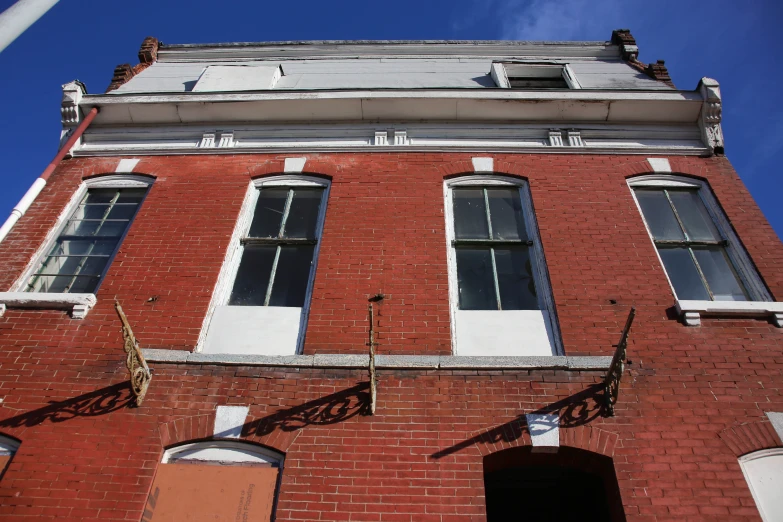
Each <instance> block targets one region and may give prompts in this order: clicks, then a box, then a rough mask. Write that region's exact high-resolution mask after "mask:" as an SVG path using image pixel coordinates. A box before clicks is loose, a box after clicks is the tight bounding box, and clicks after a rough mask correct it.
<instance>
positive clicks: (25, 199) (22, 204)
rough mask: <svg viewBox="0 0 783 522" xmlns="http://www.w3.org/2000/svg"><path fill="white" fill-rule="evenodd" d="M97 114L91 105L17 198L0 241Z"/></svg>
mask: <svg viewBox="0 0 783 522" xmlns="http://www.w3.org/2000/svg"><path fill="white" fill-rule="evenodd" d="M97 115H98V107H93V108H92V109H91V110H90V112H88V113H87V116H85V117H84V120H82V122H81V123H80V124H79V126H78V127H76V129H75V130H74V131H73V134H71V136H70V137H69V138H68V141H66V142H65V144H64V145H63V146H62V147H61V148H60V151H59V152H58V153H57V155H56V156H55V157H54V159H53V160H52V162H51V163H49V166H47V167H46V169H45V170H44V171H43V172H42V173H41V176H40V177H39V178H38V179H36V180H35V182H33V184H32V186H31V187H30V188H29V189H28V190H27V192H26V193H25V195H24V196H22V199H20V200H19V203H17V204H16V206H15V207H14V209H13V210H12V211H11V215H10V216H8V219H6V220H5V223H3V226H2V227H0V242H2V241H3V240H4V239H5V236H7V235H8V233H9V232H10V231H11V229H12V228H13V227H14V225H15V224H16V222H17V221H19V219H20V218H21V217H22V216H24V214H25V212H27V209H28V208H30V205H32V203H33V201H35V198H37V197H38V194H40V193H41V191H42V190H43V188H44V187H45V186H46V181H47V180H48V179H49V176H51V175H52V172H54V169H56V168H57V165H59V164H60V161H62V159H63V158H64V157H65V155H66V154H68V152H69V151H70V150H71V147H73V145H74V144H75V143H76V141H77V140H78V139H79V138H81V136H82V134H84V131H85V130H87V127H89V126H90V123H92V120H94V119H95V116H97Z"/></svg>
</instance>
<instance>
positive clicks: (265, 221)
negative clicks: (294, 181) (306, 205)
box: [248, 188, 288, 237]
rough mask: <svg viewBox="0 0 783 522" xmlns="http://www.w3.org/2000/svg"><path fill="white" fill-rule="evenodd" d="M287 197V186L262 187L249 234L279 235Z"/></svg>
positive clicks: (254, 235) (261, 235)
mask: <svg viewBox="0 0 783 522" xmlns="http://www.w3.org/2000/svg"><path fill="white" fill-rule="evenodd" d="M287 199H288V189H287V188H273V189H261V192H260V193H259V194H258V202H257V203H256V211H255V214H253V222H252V223H251V224H250V232H249V233H248V235H249V236H250V237H278V235H279V234H280V225H281V223H282V222H283V212H284V211H285V202H286V200H287Z"/></svg>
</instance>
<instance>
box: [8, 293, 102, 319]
mask: <svg viewBox="0 0 783 522" xmlns="http://www.w3.org/2000/svg"><path fill="white" fill-rule="evenodd" d="M96 302H97V299H96V298H95V294H45V293H36V292H0V317H2V316H3V312H4V310H5V309H6V308H33V309H38V310H67V311H68V312H70V313H71V317H73V318H74V319H84V318H85V317H86V316H87V312H89V311H90V310H91V309H92V307H93V306H95V303H96Z"/></svg>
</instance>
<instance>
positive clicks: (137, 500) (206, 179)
mask: <svg viewBox="0 0 783 522" xmlns="http://www.w3.org/2000/svg"><path fill="white" fill-rule="evenodd" d="M471 156H472V155H470V154H436V153H404V154H392V153H376V154H319V155H309V156H308V158H309V159H308V163H307V165H306V167H305V170H306V171H308V172H312V173H317V174H323V175H328V176H330V177H331V178H332V189H331V194H330V199H329V202H328V209H327V214H326V221H325V227H324V233H323V238H322V244H321V250H320V257H319V265H318V269H317V273H316V280H315V288H314V293H313V300H312V304H311V312H310V321H309V324H308V328H307V336H306V342H305V348H304V350H305V353H306V354H314V353H365V350H366V347H365V342H366V338H367V330H366V323H367V319H366V303H367V301H366V299H367V297H368V296H369V295H371V294H375V293H377V292H379V291H380V292H383V293H384V294H386V295H387V298H386V299H385V300H384V302H383V304H382V305H381V318H380V327H379V342H380V346H379V348H378V352H379V353H381V354H427V355H437V354H449V353H450V342H451V341H450V334H449V306H448V291H447V286H448V281H447V273H446V251H447V245H446V241H445V228H444V217H443V179H444V177H445V176H450V175H457V174H461V173H470V172H471V171H472V166H471V164H470V157H471ZM481 156H487V154H481ZM283 157H284V156H264V155H252V156H251V155H245V156H219V157H218V156H206V155H205V156H201V155H199V156H177V157H173V156H172V157H144V158H142V159H141V161H140V162H139V164H138V166H137V167H136V169H135V170H136V172H140V173H145V174H150V175H153V176H155V177H156V178H157V179H156V181H155V184H154V185H153V187H152V189H151V191H150V193H149V196H148V197H147V199H146V201H145V202H144V205H143V207H142V208H141V210H140V212H139V214H138V216H137V217H136V219H135V221H134V223H133V225H132V227H131V229H130V232H129V234H128V236H127V237H126V239H125V241H124V243H123V245H122V248H121V251H120V253H119V254H118V255H117V257H116V258H115V260H114V263H113V264H112V266H111V268H110V270H109V272H108V275H107V277H106V278H105V280H104V282H103V284H102V286H101V288H100V290H99V292H98V304H97V306H96V307H95V308H94V309H93V310H92V311H91V312H90V314H89V315H88V316H87V318H86V319H85V320H83V321H75V320H72V319H70V318H68V316H67V315H66V314H64V313H62V312H56V311H31V310H9V311H7V312H6V314H5V316H4V317H2V318H0V365H2V366H1V367H2V379H0V396H2V397H3V398H4V402H3V404H2V407H0V419H4V420H0V433H3V434H5V435H9V436H13V437H16V438H18V439H20V440H21V442H22V444H21V447H20V449H19V452H18V454H17V455H16V457H15V458H14V460H13V461H12V462H11V465H10V468H9V469H8V472H7V473H6V475H5V476H4V478H3V480H2V481H0V516H2V518H3V519H8V520H17V519H24V517H25V516H26V517H28V518H29V519H31V520H40V519H47V518H49V519H51V518H55V517H57V518H58V519H71V520H134V521H138V520H139V519H140V517H141V512H142V510H143V508H144V499H145V498H146V495H147V492H148V489H149V486H150V483H151V480H152V477H153V475H154V470H155V467H156V463H157V462H158V461H159V459H160V456H161V454H162V451H163V448H164V447H166V446H168V445H171V444H173V443H176V442H181V441H185V440H192V439H201V438H204V437H208V436H209V435H210V434H211V424H210V423H211V422H212V418H213V416H214V411H215V406H216V405H221V404H244V405H249V406H250V415H251V417H252V419H250V423H249V424H248V425H247V426H246V428H245V433H244V436H245V437H246V438H247V439H249V440H252V441H257V442H261V443H264V444H267V445H269V446H271V447H274V448H276V449H278V450H280V451H283V452H286V455H287V458H286V468H285V471H284V475H283V486H282V490H281V496H280V504H279V508H278V520H313V519H314V518H313V517H314V515H313V513H314V512H319V514H318V516H319V517H320V518H318V519H320V520H372V521H378V520H417V521H418V520H425V521H426V520H437V521H443V522H445V521H449V520H483V510H484V505H483V480H482V458H483V456H485V455H487V454H490V453H492V452H494V451H497V450H499V449H502V448H505V447H513V446H521V447H524V446H525V445H526V444H529V440H528V439H529V438H528V439H526V435H525V428H524V425H523V421H522V420H520V419H524V414H525V413H530V412H532V411H537V410H542V411H560V412H561V413H562V414H563V415H564V420H563V423H564V424H563V427H562V433H561V441H562V443H563V444H564V445H569V446H574V447H579V448H584V449H591V450H594V451H598V450H599V449H600V451H602V452H604V453H605V454H607V455H610V456H612V457H613V459H614V463H615V470H616V472H617V476H618V479H619V484H620V490H621V494H622V499H623V505H624V507H625V511H626V515H627V517H628V519H629V520H633V521H645V522H647V521H650V522H652V521H655V522H661V521H667V520H707V519H708V520H743V521H744V520H747V521H750V520H759V518H758V515H757V512H756V509H755V506H754V503H753V500H752V498H751V496H750V492H749V490H748V489H747V486H746V485H745V481H744V479H743V476H742V473H741V471H740V469H739V465H738V463H737V452H738V451H741V450H738V449H737V448H747V447H751V448H759V447H769V446H773V445H780V441H779V440H777V439H775V434H774V433H773V432H771V431H770V430H769V429H768V428H767V427H766V426H767V425H766V420H765V417H764V414H763V412H765V411H783V398H782V397H781V390H782V389H783V379H781V369H782V368H783V342H781V341H782V340H783V331H782V330H781V329H777V328H775V327H773V326H772V325H771V324H770V323H769V322H767V321H763V320H755V319H741V320H737V319H733V320H726V319H704V320H703V321H702V326H701V327H698V328H692V327H686V326H684V325H682V324H681V323H680V322H679V321H678V320H677V319H676V317H675V316H674V313H673V308H672V307H673V297H672V294H671V290H670V288H669V286H668V283H667V281H666V277H665V275H664V273H663V270H662V268H661V267H660V263H659V262H658V259H657V257H656V255H655V250H654V247H653V245H652V243H651V242H650V239H649V237H648V235H647V232H646V231H645V228H644V225H643V223H642V220H641V217H640V215H639V212H638V210H637V208H636V206H635V204H634V202H633V199H632V197H631V194H630V191H629V189H628V187H627V185H626V182H625V179H626V177H628V176H631V175H634V174H641V173H647V172H649V166H648V165H647V163H646V161H645V160H644V158H642V157H638V156H600V155H596V156H577V155H556V154H551V155H532V154H527V155H493V157H494V158H495V169H496V170H497V171H498V172H502V173H506V174H509V175H515V176H523V177H525V178H527V179H528V180H529V182H530V189H531V193H532V198H533V204H534V207H535V212H536V216H537V219H538V225H539V228H540V232H541V240H542V244H543V249H544V252H545V255H546V260H547V263H548V266H549V272H550V278H551V281H552V287H553V294H554V298H555V303H556V307H557V313H558V317H559V321H560V325H561V331H562V337H563V342H564V348H565V351H566V354H568V355H608V354H611V353H612V351H613V348H612V345H613V344H614V343H616V342H617V338H618V335H619V331H620V329H621V328H622V325H623V323H624V320H625V317H626V315H627V312H628V309H629V307H630V306H631V305H635V306H637V310H638V316H637V321H636V323H635V324H634V327H633V331H632V335H631V344H630V348H629V358H630V359H631V360H632V363H631V365H630V370H629V371H628V372H627V373H626V376H625V378H624V381H623V388H622V391H621V395H620V404H619V405H618V408H617V415H616V416H615V417H614V418H610V419H606V418H603V417H601V416H597V415H596V413H595V407H596V406H595V402H594V399H595V393H594V392H595V387H594V384H595V383H597V382H599V381H600V379H601V377H602V376H601V375H600V373H599V372H567V371H554V370H547V371H543V370H530V371H522V370H515V371H503V372H487V371H461V372H456V371H454V372H446V371H432V372H426V371H416V372H414V371H396V372H392V371H386V372H382V375H381V383H380V390H379V403H378V413H377V414H376V416H374V417H367V416H364V415H361V414H360V413H361V412H360V411H359V410H360V409H361V408H362V407H363V406H362V404H363V403H364V402H366V390H365V388H364V387H363V385H362V384H361V383H363V382H364V381H365V380H366V379H365V376H364V374H363V373H362V372H359V371H348V370H300V371H296V370H294V369H289V370H279V369H278V370H274V369H270V368H252V367H224V366H215V365H212V366H196V365H183V366H177V365H167V364H162V363H157V364H154V365H153V367H154V369H155V375H154V378H153V382H152V386H151V388H150V392H149V395H148V397H147V400H146V401H145V404H144V406H143V407H142V408H138V409H136V408H128V407H127V397H128V393H129V392H128V389H127V387H123V386H122V385H121V383H122V382H123V381H124V379H125V376H124V375H125V374H124V367H123V353H122V348H121V340H120V336H119V333H118V328H119V323H118V321H117V319H116V316H115V315H114V311H113V309H112V301H113V298H115V297H116V298H118V299H119V300H120V301H121V302H122V304H123V307H124V308H125V311H126V313H127V314H128V316H129V318H130V320H131V322H132V324H133V327H134V330H135V331H136V333H137V335H138V337H139V338H140V339H141V341H142V343H143V345H144V346H145V347H157V348H172V349H192V348H193V347H194V345H195V343H196V340H197V338H198V335H199V331H200V328H201V324H202V321H203V319H204V315H205V313H206V310H207V306H208V304H209V300H210V297H211V293H212V290H213V287H214V284H215V282H216V280H217V277H218V272H219V270H220V266H221V264H222V262H223V258H224V255H225V251H226V247H227V245H228V241H229V237H230V235H231V233H232V231H233V227H234V224H235V222H236V219H237V216H238V214H239V209H240V206H241V203H242V199H243V196H244V194H245V191H246V189H247V186H248V183H249V181H250V179H251V177H254V176H261V175H267V174H273V173H279V172H281V171H282V164H283V161H282V158H283ZM669 159H670V162H671V165H672V168H673V170H674V171H675V172H681V173H684V174H688V175H694V176H699V177H702V178H704V179H707V180H708V181H709V183H710V185H711V187H712V189H713V191H714V193H715V195H716V197H717V199H718V201H719V202H720V203H721V205H722V206H723V208H724V210H725V212H726V214H727V216H728V217H729V219H730V221H731V223H732V225H733V226H734V228H735V230H736V232H737V234H738V236H739V237H740V238H741V239H742V241H743V243H744V245H745V247H746V249H747V251H748V253H749V254H750V257H751V258H752V259H753V261H754V263H755V264H756V266H757V267H758V269H759V272H760V274H761V276H762V278H763V280H764V281H765V283H766V284H767V286H768V287H769V289H770V291H771V293H772V294H773V296H775V297H777V298H780V295H781V293H783V274H781V272H780V270H779V269H778V267H779V266H780V265H781V261H783V246H781V243H780V241H779V240H778V239H777V237H776V236H775V234H774V232H773V231H772V229H771V227H770V226H769V224H768V223H767V222H766V220H765V219H764V218H763V216H762V215H761V213H760V211H759V210H758V208H757V207H756V205H755V203H754V202H753V200H752V198H751V197H750V195H749V194H748V192H747V190H746V189H745V188H744V187H743V185H742V183H741V182H740V181H739V179H738V177H737V175H736V173H735V172H734V171H733V169H732V168H731V165H730V164H729V163H728V161H727V160H726V159H725V158H677V157H672V158H669ZM117 161H118V158H113V159H112V158H100V159H71V160H67V161H65V162H63V164H62V165H61V166H60V167H59V168H58V169H57V171H56V172H55V173H54V175H53V176H52V178H51V180H50V184H49V185H48V186H47V187H46V188H45V189H44V191H43V192H42V194H41V196H40V197H39V198H38V199H37V200H36V202H35V203H34V204H33V206H32V207H31V208H30V210H29V211H28V213H27V214H26V215H25V216H24V217H23V218H22V220H20V222H19V223H18V225H17V226H16V227H15V228H14V229H13V230H12V232H11V234H10V235H9V236H8V237H7V239H6V240H5V241H4V242H3V243H2V244H1V245H0V266H3V267H5V270H3V271H2V272H0V289H3V290H6V289H8V288H9V287H10V285H11V284H12V283H13V281H15V280H16V278H17V277H18V276H19V274H21V272H22V271H23V270H24V267H25V266H26V264H27V263H28V262H29V260H30V257H31V256H32V255H33V253H34V252H35V251H36V249H37V248H38V247H39V245H40V243H41V241H42V240H43V238H44V236H45V235H46V233H47V231H48V229H49V228H50V227H51V225H52V224H53V223H54V221H55V220H56V218H57V216H58V215H59V214H60V212H62V210H63V208H64V207H65V205H66V204H67V202H68V200H69V198H70V196H71V195H72V193H73V191H74V190H75V188H76V186H77V185H78V183H79V181H80V180H81V179H82V177H84V176H89V175H94V174H99V173H102V172H113V171H114V168H115V166H116V163H117ZM153 295H157V296H159V298H158V299H157V300H156V301H154V302H148V301H147V300H148V298H149V297H151V296H153ZM610 300H613V301H615V302H616V304H612V303H611V301H610ZM357 386H358V388H357ZM558 402H560V403H561V404H558V405H556V406H552V405H553V404H555V403H558ZM340 404H343V405H344V408H343V409H342V410H340V408H339V407H338V406H336V405H340ZM330 405H331V408H330ZM585 409H586V410H587V413H586V415H587V417H586V419H585V418H583V417H580V415H579V413H580V412H582V411H583V410H585ZM328 411H333V412H337V411H345V412H347V413H344V414H342V415H337V418H332V416H331V415H328V414H324V413H319V412H328ZM303 412H309V413H308V415H303ZM342 417H345V418H342ZM303 419H308V420H303ZM318 419H322V420H318ZM498 427H500V428H499V429H498ZM754 433H762V435H759V436H754V435H753V434H754ZM764 433H766V434H767V435H763V434H764ZM743 437H744V438H743ZM765 437H767V438H765ZM749 441H750V442H749ZM753 441H755V446H754V445H753V444H754V442H753Z"/></svg>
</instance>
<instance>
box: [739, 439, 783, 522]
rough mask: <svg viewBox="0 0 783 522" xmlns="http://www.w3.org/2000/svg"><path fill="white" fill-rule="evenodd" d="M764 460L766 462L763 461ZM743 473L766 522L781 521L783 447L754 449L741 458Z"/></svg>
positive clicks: (782, 512) (782, 504)
mask: <svg viewBox="0 0 783 522" xmlns="http://www.w3.org/2000/svg"><path fill="white" fill-rule="evenodd" d="M762 461H764V464H761V462H762ZM739 463H740V468H742V474H743V475H744V476H745V481H746V482H747V484H748V488H749V489H750V492H751V494H752V495H753V500H754V501H755V502H756V507H757V508H758V510H759V514H760V515H761V519H762V520H763V521H764V522H780V520H781V518H780V517H781V516H783V500H782V499H781V496H780V491H781V489H783V465H782V464H783V448H771V449H763V450H759V451H754V452H753V453H748V454H747V455H743V456H741V457H740V458H739Z"/></svg>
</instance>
